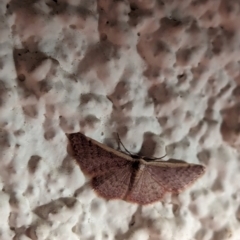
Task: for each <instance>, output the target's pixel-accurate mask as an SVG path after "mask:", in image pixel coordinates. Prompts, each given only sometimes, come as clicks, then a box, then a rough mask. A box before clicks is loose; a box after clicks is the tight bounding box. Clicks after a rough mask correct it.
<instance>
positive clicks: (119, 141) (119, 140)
mask: <svg viewBox="0 0 240 240" xmlns="http://www.w3.org/2000/svg"><path fill="white" fill-rule="evenodd" d="M117 138H118V143H120V144H121V145H122V146H123V148H124V150H125V151H126V152H127V153H128V154H129V155H132V153H130V152H129V151H128V150H127V149H126V148H125V146H124V145H123V143H122V141H121V139H120V137H119V134H118V133H117Z"/></svg>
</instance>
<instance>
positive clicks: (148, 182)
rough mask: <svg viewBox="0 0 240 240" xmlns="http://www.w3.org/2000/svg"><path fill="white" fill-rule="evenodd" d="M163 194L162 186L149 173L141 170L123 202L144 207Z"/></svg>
mask: <svg viewBox="0 0 240 240" xmlns="http://www.w3.org/2000/svg"><path fill="white" fill-rule="evenodd" d="M165 192H166V191H165V189H164V188H163V186H162V185H161V184H159V183H158V182H157V181H155V179H154V178H152V176H151V174H150V172H149V171H146V169H145V168H143V169H141V170H139V171H138V173H137V174H136V177H135V179H134V182H133V184H132V186H130V188H129V192H128V194H127V195H126V198H125V200H127V201H129V202H135V203H138V204H141V205H145V204H150V203H153V202H156V201H158V200H160V199H161V198H162V197H163V196H164V194H165Z"/></svg>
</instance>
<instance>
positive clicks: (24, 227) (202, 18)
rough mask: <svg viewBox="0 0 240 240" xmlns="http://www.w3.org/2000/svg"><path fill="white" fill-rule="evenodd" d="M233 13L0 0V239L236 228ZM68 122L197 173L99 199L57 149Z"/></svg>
mask: <svg viewBox="0 0 240 240" xmlns="http://www.w3.org/2000/svg"><path fill="white" fill-rule="evenodd" d="M239 22H240V2H239V1H236V0H215V1H212V0H211V1H210V0H202V1H201V0H194V1H190V0H183V1H178V0H175V1H174V0H162V1H159V0H146V1H144V0H142V1H140V0H138V1H137V0H125V1H116V0H111V1H110V0H99V1H94V0H68V1H67V0H65V1H64V0H21V1H20V0H12V1H7V0H2V1H0V189H1V192H0V239H1V240H9V239H14V240H29V239H32V240H54V239H56V240H67V239H69V240H78V239H81V240H93V239H94V240H95V239H96V240H101V239H106V240H107V239H109V240H112V239H116V240H125V239H126V240H128V239H129V240H130V239H131V240H226V239H231V240H239V239H240V164H239V161H240V154H239V149H240V131H239V129H240V117H239V116H240V66H239V65H240V64H239V60H240V27H239ZM77 131H81V132H83V133H85V134H86V135H88V136H89V137H92V138H94V139H96V140H98V141H100V142H102V143H105V144H107V145H109V146H112V147H115V148H116V146H117V145H116V141H115V138H114V132H118V133H119V134H120V136H121V138H122V141H123V143H124V145H125V146H126V147H127V148H128V149H129V150H130V151H132V152H139V151H140V152H142V153H144V154H145V155H149V156H161V155H163V154H164V153H165V149H166V151H167V154H168V158H177V159H182V160H185V161H187V162H191V163H200V164H203V165H205V166H206V168H207V172H206V174H205V175H204V176H203V177H202V178H201V179H199V180H198V181H197V182H196V184H194V185H193V186H192V187H191V188H190V189H188V190H187V191H185V192H184V193H182V194H181V195H179V196H168V197H166V199H164V201H162V202H158V203H156V204H153V205H149V206H146V207H141V206H137V205H134V204H129V203H126V202H123V201H117V200H116V201H109V202H107V201H105V200H104V199H101V198H98V197H97V196H96V194H95V193H94V192H93V191H92V189H91V188H90V187H89V185H88V179H86V178H85V176H84V175H83V173H82V172H81V170H80V169H79V167H78V166H77V165H76V163H75V162H74V160H73V158H72V157H71V156H70V155H69V153H68V152H67V145H68V141H67V138H66V135H65V133H71V132H77ZM166 159H167V157H166Z"/></svg>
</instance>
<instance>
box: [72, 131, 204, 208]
mask: <svg viewBox="0 0 240 240" xmlns="http://www.w3.org/2000/svg"><path fill="white" fill-rule="evenodd" d="M67 137H68V139H69V142H70V146H71V149H72V154H73V157H74V158H75V160H76V162H77V163H78V164H79V166H80V168H81V170H82V171H83V173H84V174H85V175H87V176H89V177H90V178H91V185H92V187H93V189H94V190H95V192H96V193H97V194H98V195H99V196H101V197H103V198H105V199H108V200H110V199H122V200H125V201H127V202H134V203H137V204H140V205H145V204H150V203H154V202H156V201H159V200H161V199H162V198H163V196H164V195H165V194H166V193H167V192H170V193H180V192H181V191H183V190H184V189H186V188H187V187H188V186H189V185H191V184H192V183H194V182H195V181H196V180H197V179H198V178H199V177H200V176H202V175H203V174H204V172H205V167H204V166H202V165H198V164H189V163H186V162H183V161H180V160H176V159H170V160H168V161H156V160H154V159H151V158H147V157H140V156H138V155H134V154H130V155H128V154H126V153H123V152H120V151H117V150H114V149H112V148H110V147H108V146H106V145H104V144H102V143H99V142H97V141H95V140H93V139H91V138H89V137H86V136H85V135H83V134H82V133H80V132H78V133H72V134H67Z"/></svg>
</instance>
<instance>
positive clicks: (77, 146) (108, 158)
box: [67, 132, 132, 177]
mask: <svg viewBox="0 0 240 240" xmlns="http://www.w3.org/2000/svg"><path fill="white" fill-rule="evenodd" d="M67 137H68V139H69V142H70V145H71V148H72V154H73V156H74V158H75V159H76V161H77V163H78V164H79V165H80V168H81V169H82V171H83V172H84V173H85V174H88V175H90V176H92V177H93V176H98V175H101V174H103V173H105V172H109V171H112V170H114V169H118V168H119V167H124V166H126V165H128V164H129V163H131V161H132V159H131V158H130V157H129V156H128V155H126V154H123V153H120V152H118V151H116V150H114V149H112V148H110V147H107V146H105V145H104V144H101V143H99V142H97V141H95V140H93V139H91V138H88V137H86V136H85V135H83V134H82V133H80V132H78V133H72V134H68V135H67Z"/></svg>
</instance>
